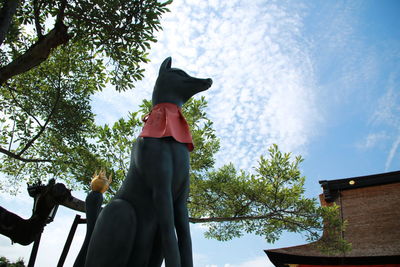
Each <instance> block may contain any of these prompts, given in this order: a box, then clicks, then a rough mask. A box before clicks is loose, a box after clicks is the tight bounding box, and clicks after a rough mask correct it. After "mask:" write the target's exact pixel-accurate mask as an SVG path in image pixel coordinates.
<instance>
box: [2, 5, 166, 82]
mask: <svg viewBox="0 0 400 267" xmlns="http://www.w3.org/2000/svg"><path fill="white" fill-rule="evenodd" d="M171 2H172V1H166V2H164V3H162V2H160V1H152V0H135V1H130V0H117V1H105V0H94V1H87V0H84V1H81V0H26V1H23V0H3V1H2V2H1V4H0V8H1V10H0V45H2V51H1V54H0V59H1V61H0V62H1V63H0V64H1V65H0V85H2V84H4V83H5V82H6V81H8V80H9V79H10V78H12V77H14V76H15V75H18V74H21V73H24V72H26V71H28V70H30V69H32V68H34V67H36V66H38V65H40V64H41V63H43V62H44V61H46V60H47V59H48V57H49V56H50V52H51V51H52V50H53V49H55V48H57V47H59V46H63V45H65V44H67V43H68V44H72V45H73V46H78V47H79V49H80V50H82V51H86V52H87V53H88V55H90V57H91V58H92V59H99V60H102V61H104V60H107V61H110V63H111V64H110V67H111V68H110V69H107V71H106V72H107V73H108V74H109V75H108V77H109V78H110V81H111V83H112V84H114V85H116V86H118V90H124V89H127V88H131V87H133V81H135V80H137V79H141V78H142V77H143V74H142V73H143V69H141V68H140V66H139V63H145V62H147V61H148V60H147V57H146V56H147V53H146V50H147V49H149V48H150V43H151V42H155V41H156V40H155V38H154V31H157V30H160V29H161V26H160V21H159V19H160V17H161V15H162V14H163V13H165V12H167V11H168V9H167V8H166V6H167V5H168V4H170V3H171ZM96 55H100V56H102V57H96ZM103 63H104V64H105V62H103Z"/></svg>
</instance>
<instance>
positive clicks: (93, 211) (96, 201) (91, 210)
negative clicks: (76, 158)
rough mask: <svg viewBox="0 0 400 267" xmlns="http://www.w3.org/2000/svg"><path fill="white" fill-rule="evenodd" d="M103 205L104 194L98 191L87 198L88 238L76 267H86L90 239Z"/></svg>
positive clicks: (80, 252) (77, 259)
mask: <svg viewBox="0 0 400 267" xmlns="http://www.w3.org/2000/svg"><path fill="white" fill-rule="evenodd" d="M102 204H103V194H102V193H100V192H96V191H91V192H90V193H89V194H88V195H87V197H86V229H87V230H86V236H85V241H83V245H82V248H81V250H80V251H79V254H78V257H77V258H76V260H75V263H74V267H84V266H85V261H86V253H87V249H88V247H89V242H90V238H91V237H92V232H93V229H94V226H95V224H96V220H97V217H98V216H99V214H100V211H101V205H102Z"/></svg>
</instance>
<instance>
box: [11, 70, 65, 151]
mask: <svg viewBox="0 0 400 267" xmlns="http://www.w3.org/2000/svg"><path fill="white" fill-rule="evenodd" d="M60 79H61V77H60ZM60 91H61V88H60V87H58V91H57V98H56V101H55V103H54V106H53V108H52V109H51V111H50V114H49V116H48V117H47V120H46V122H45V123H44V125H43V126H42V127H41V128H40V130H39V132H38V133H37V134H36V135H35V136H34V137H33V138H32V139H31V140H29V142H28V143H27V144H26V145H25V146H24V148H23V149H22V150H21V151H20V152H19V153H18V154H17V156H21V155H22V154H23V153H24V152H25V151H26V150H27V149H28V148H30V147H31V146H32V145H33V143H34V142H35V141H36V140H37V139H38V138H39V137H40V136H41V135H42V133H43V132H44V130H46V127H47V125H48V124H49V122H50V120H51V117H52V116H53V114H54V112H55V111H56V108H57V105H58V102H59V101H60V96H61V92H60Z"/></svg>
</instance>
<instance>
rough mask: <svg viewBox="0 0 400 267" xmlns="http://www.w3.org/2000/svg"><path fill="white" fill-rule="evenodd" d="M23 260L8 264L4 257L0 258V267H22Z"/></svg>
mask: <svg viewBox="0 0 400 267" xmlns="http://www.w3.org/2000/svg"><path fill="white" fill-rule="evenodd" d="M24 266H25V264H24V260H23V259H18V260H17V261H16V262H10V261H9V260H8V259H7V258H6V257H0V267H24Z"/></svg>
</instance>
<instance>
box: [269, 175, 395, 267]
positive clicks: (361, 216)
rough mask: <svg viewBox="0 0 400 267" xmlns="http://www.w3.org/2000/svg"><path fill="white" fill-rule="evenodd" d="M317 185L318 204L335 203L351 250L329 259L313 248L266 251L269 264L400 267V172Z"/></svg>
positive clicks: (309, 246)
mask: <svg viewBox="0 0 400 267" xmlns="http://www.w3.org/2000/svg"><path fill="white" fill-rule="evenodd" d="M319 183H320V184H321V185H322V188H323V194H321V195H320V200H321V204H322V205H327V204H329V203H333V202H335V203H336V204H337V205H339V206H340V213H341V218H342V220H347V222H348V224H347V227H346V231H345V232H343V235H344V238H345V239H346V240H347V241H348V242H350V243H351V244H352V250H351V251H349V252H346V253H341V254H339V255H335V256H330V255H326V254H324V253H322V252H321V250H319V249H317V248H316V246H314V245H313V244H306V245H300V246H293V247H286V248H279V249H269V250H266V251H265V252H266V253H267V255H268V257H269V259H270V260H271V262H272V263H273V264H274V265H275V266H276V267H284V266H290V267H313V266H324V267H328V266H347V267H349V266H358V267H360V265H361V266H369V267H371V266H380V267H395V266H396V267H400V171H396V172H389V173H382V174H375V175H368V176H362V177H354V178H346V179H339V180H330V181H320V182H319ZM317 242H318V241H317Z"/></svg>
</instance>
